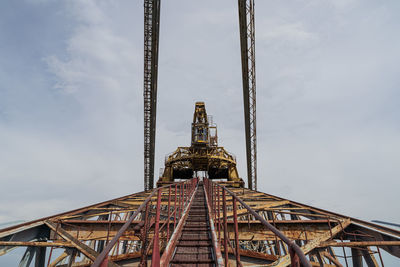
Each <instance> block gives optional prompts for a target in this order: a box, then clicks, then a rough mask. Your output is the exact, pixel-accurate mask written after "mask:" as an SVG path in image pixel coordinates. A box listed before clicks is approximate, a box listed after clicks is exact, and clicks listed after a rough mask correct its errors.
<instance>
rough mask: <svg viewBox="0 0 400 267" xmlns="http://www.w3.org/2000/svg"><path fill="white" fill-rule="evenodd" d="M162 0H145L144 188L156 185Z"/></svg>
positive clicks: (147, 188)
mask: <svg viewBox="0 0 400 267" xmlns="http://www.w3.org/2000/svg"><path fill="white" fill-rule="evenodd" d="M159 26H160V0H145V1H144V81H143V97H144V188H145V190H149V189H152V188H153V186H154V151H155V139H156V111H157V76H158V48H159V41H158V40H159V32H160V27H159Z"/></svg>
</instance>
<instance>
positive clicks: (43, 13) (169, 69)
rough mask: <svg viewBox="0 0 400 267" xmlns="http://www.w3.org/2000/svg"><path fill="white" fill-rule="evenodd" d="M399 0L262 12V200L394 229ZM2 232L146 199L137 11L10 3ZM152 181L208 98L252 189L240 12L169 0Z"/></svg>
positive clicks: (399, 171)
mask: <svg viewBox="0 0 400 267" xmlns="http://www.w3.org/2000/svg"><path fill="white" fill-rule="evenodd" d="M399 14H400V1H397V0H392V1H391V0H386V1H373V0H307V1H306V0H290V1H289V0H286V1H283V0H279V1H277V0H269V1H267V0H258V1H256V40H257V42H256V64H257V134H258V190H259V191H263V192H267V193H270V194H273V195H278V196H281V197H284V198H288V199H292V200H295V201H298V202H302V203H306V204H310V205H314V206H318V207H320V208H323V209H328V210H331V211H335V212H338V213H343V214H346V215H350V216H354V217H357V218H360V219H365V220H372V219H378V220H384V221H390V222H394V223H400V213H399V211H400V210H399V207H398V203H399V200H400V197H399V190H400V182H399V181H400V179H399V178H400V177H399V176H400V106H399V98H400V90H399V85H400V75H399V74H400V73H399V62H400V48H399V47H400V34H399V29H400V17H399ZM0 31H1V34H0V147H1V150H0V180H1V187H0V191H1V192H0V203H2V204H1V205H0V223H4V222H8V221H15V220H31V219H34V218H39V217H43V216H47V215H51V214H55V213H58V212H62V211H67V210H71V209H75V208H78V207H82V206H85V205H89V204H93V203H97V202H100V201H104V200H107V199H111V198H115V197H118V196H122V195H126V194H131V193H134V192H138V191H141V190H143V96H142V93H143V2H142V1H139V0H130V1H128V0H119V1H115V0H114V1H111V0H107V1H106V0H104V1H100V0H99V1H94V0H81V1H77V0H76V1H56V0H25V1H23V0H20V1H11V0H10V1H1V3H0ZM159 63H160V64H159V87H158V92H159V94H158V110H157V111H158V114H157V139H156V171H155V176H156V179H157V176H158V170H159V168H161V167H163V162H164V156H165V154H167V153H169V152H172V151H173V150H174V149H175V148H176V147H177V146H184V145H189V143H190V123H191V120H192V113H193V110H194V103H195V102H196V101H205V102H206V108H207V111H208V113H209V114H212V115H213V117H214V121H215V122H216V123H217V125H218V133H219V140H220V145H222V146H224V147H226V149H227V150H228V151H231V152H232V153H233V154H235V155H236V156H237V160H238V165H239V173H240V175H241V176H242V177H243V178H244V180H247V177H246V169H245V163H246V158H245V139H244V122H243V100H242V91H241V90H242V89H241V66H240V50H239V34H238V14H237V1H232V0H219V1H215V0H202V1H187V0H186V1H185V0H163V1H162V6H161V32H160V58H159Z"/></svg>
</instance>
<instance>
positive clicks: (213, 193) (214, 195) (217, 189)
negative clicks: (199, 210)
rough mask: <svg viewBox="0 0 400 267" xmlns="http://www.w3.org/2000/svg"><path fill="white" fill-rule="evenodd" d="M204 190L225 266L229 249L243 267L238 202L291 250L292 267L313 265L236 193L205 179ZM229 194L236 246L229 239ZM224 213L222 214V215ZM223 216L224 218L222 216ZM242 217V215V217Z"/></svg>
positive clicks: (297, 248)
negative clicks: (209, 204) (222, 250)
mask: <svg viewBox="0 0 400 267" xmlns="http://www.w3.org/2000/svg"><path fill="white" fill-rule="evenodd" d="M204 188H205V190H207V194H206V195H207V197H208V198H209V199H208V201H209V203H211V214H210V216H211V217H212V218H213V222H214V228H215V229H216V231H217V233H218V242H219V244H220V247H221V248H222V247H223V248H224V261H225V266H227V264H228V253H229V247H230V248H231V250H232V251H233V254H234V255H235V258H236V264H237V266H242V264H241V262H240V251H239V249H240V245H239V229H238V215H237V210H238V202H239V205H241V206H242V207H243V208H245V209H247V211H248V214H251V215H252V216H254V218H255V219H257V220H258V221H260V222H261V224H263V225H264V226H265V228H267V229H268V230H269V231H271V232H272V233H273V234H274V235H275V236H276V238H279V239H281V240H282V241H283V242H284V243H285V244H286V245H287V246H288V248H289V254H290V259H291V266H292V267H300V266H302V267H311V263H310V262H309V261H308V259H307V258H306V256H305V255H304V253H303V251H302V250H301V248H300V247H299V246H298V245H297V244H296V243H295V242H293V241H292V240H290V239H289V238H287V237H286V236H285V235H284V234H283V233H282V232H281V231H279V230H278V229H276V228H275V227H274V226H273V225H271V224H270V223H269V222H268V221H266V220H265V219H264V218H263V217H262V216H260V215H259V214H258V213H257V212H256V211H255V210H253V209H252V208H251V207H249V206H248V205H247V204H246V203H245V202H244V201H243V200H241V199H240V198H239V197H237V196H236V194H235V193H233V192H232V191H230V190H229V189H227V188H226V187H225V186H223V185H220V184H218V183H215V182H212V181H211V180H210V179H207V178H204ZM227 194H229V195H230V196H231V197H232V212H233V223H234V231H235V237H234V239H235V240H234V242H233V243H234V245H232V242H231V240H230V237H229V232H228V226H227V222H228V219H227ZM221 213H222V214H221ZM221 215H222V216H221ZM240 216H242V215H240ZM221 232H223V237H222V238H221ZM228 246H229V247H228Z"/></svg>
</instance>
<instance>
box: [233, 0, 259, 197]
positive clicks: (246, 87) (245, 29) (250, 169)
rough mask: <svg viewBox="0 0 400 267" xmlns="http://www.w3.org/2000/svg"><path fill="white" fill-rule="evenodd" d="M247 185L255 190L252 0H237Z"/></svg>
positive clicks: (253, 21) (253, 28) (254, 78)
mask: <svg viewBox="0 0 400 267" xmlns="http://www.w3.org/2000/svg"><path fill="white" fill-rule="evenodd" d="M238 6H239V30H240V50H241V60H242V82H243V103H244V121H245V131H246V157H247V179H248V187H249V188H250V189H252V190H257V134H256V133H257V132H256V59H255V56H256V54H255V52H256V48H255V19H254V0H238Z"/></svg>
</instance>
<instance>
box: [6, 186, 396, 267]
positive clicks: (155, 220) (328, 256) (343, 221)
mask: <svg viewBox="0 0 400 267" xmlns="http://www.w3.org/2000/svg"><path fill="white" fill-rule="evenodd" d="M193 183H194V182H193V181H191V180H189V181H188V182H186V184H183V183H174V184H171V185H169V186H166V187H163V188H158V189H154V190H153V191H144V192H139V193H136V194H132V195H128V196H124V197H120V198H117V199H113V200H109V201H105V202H102V203H98V204H95V205H91V206H88V207H84V208H81V209H77V210H73V211H69V212H66V213H63V214H59V215H55V216H51V217H47V218H42V219H39V220H36V221H32V222H27V223H24V224H20V225H17V226H13V227H9V228H6V229H2V230H0V256H1V255H4V254H6V253H8V252H10V251H11V250H13V249H15V248H17V247H26V253H25V254H24V255H23V257H22V258H21V260H20V262H21V265H20V266H23V267H25V266H29V264H30V263H32V261H35V262H36V263H37V264H38V265H37V266H43V265H40V264H41V263H43V262H45V263H46V264H49V265H48V266H91V265H92V264H93V262H94V261H95V260H96V259H97V258H98V257H99V255H101V253H102V252H103V251H106V248H107V245H108V247H109V249H110V250H109V252H108V253H105V252H103V254H105V255H106V256H108V258H107V259H108V266H126V265H128V264H132V263H135V262H136V263H140V262H141V261H142V262H143V260H145V258H144V257H147V255H149V257H148V259H149V260H150V259H151V258H152V257H153V256H150V255H151V254H152V253H151V251H152V248H153V246H154V242H159V243H158V244H159V249H158V250H159V251H160V255H159V256H160V258H161V259H162V258H163V257H162V256H163V251H165V250H164V249H165V247H166V243H167V241H168V238H171V236H173V235H174V232H175V229H176V228H177V229H178V225H179V223H180V219H181V218H182V216H183V214H184V210H185V207H186V206H187V205H188V203H189V202H190V201H189V200H190V197H191V195H192V194H193V192H194V189H193V188H194V187H193V185H194V184H193ZM219 185H220V186H218V189H216V188H217V186H214V187H213V189H212V190H210V189H209V188H208V199H209V200H210V201H209V206H210V210H211V211H210V212H209V217H210V218H211V219H212V221H213V222H214V224H215V225H214V229H215V231H216V236H217V237H219V242H220V244H221V243H224V238H223V237H224V236H226V237H227V242H228V249H227V252H228V253H229V254H231V255H232V256H233V255H234V254H235V253H236V255H240V261H241V262H242V263H243V264H247V263H248V264H250V263H258V264H260V263H262V264H272V263H273V264H275V265H276V266H290V264H291V257H290V254H291V253H290V248H289V247H288V245H287V243H285V240H284V239H282V238H280V237H279V236H277V235H276V234H275V233H274V232H273V231H271V229H270V228H266V227H265V225H264V224H263V222H262V221H260V220H259V218H257V217H255V213H256V214H257V215H258V217H262V218H263V220H265V221H267V222H268V223H269V224H270V225H272V226H273V227H275V228H276V229H278V230H279V231H280V232H281V233H282V234H283V235H284V236H285V237H286V238H288V239H290V240H291V242H293V241H294V242H295V243H296V244H297V245H298V247H300V249H301V250H302V252H303V253H304V254H305V255H306V257H307V259H308V260H309V261H310V263H311V265H312V266H349V265H351V264H354V266H361V265H357V264H358V263H360V262H362V261H364V262H366V263H367V264H368V266H383V258H382V255H381V252H382V250H385V251H386V252H388V253H389V254H391V255H393V256H395V257H398V258H399V257H400V231H397V230H394V229H390V228H387V227H383V226H380V225H377V224H373V223H369V222H366V221H362V220H358V219H355V218H351V217H348V216H343V215H340V214H337V213H333V212H329V211H326V210H322V209H318V208H314V207H311V206H308V205H304V204H301V203H297V202H294V201H290V200H287V199H284V198H280V197H277V196H273V195H270V194H265V193H262V192H257V191H253V190H250V189H246V188H236V187H231V186H230V185H229V184H228V183H223V182H221V183H219ZM221 186H225V187H224V188H225V189H227V190H225V189H224V190H225V191H226V192H225V207H226V212H225V215H224V209H223V203H224V199H223V195H224V193H223V190H222V187H221ZM228 190H229V191H228ZM230 192H231V193H232V194H233V195H231V194H230ZM233 199H235V200H237V201H236V203H233V202H234V201H233ZM243 203H244V204H245V205H246V206H247V207H246V206H244V205H243ZM234 205H236V208H234V207H235V206H234ZM146 207H147V208H146ZM249 208H250V209H249ZM235 214H236V216H235ZM235 217H236V221H235ZM146 218H147V219H146ZM224 218H226V228H225V229H226V232H224V231H223V229H224V227H223V226H222V227H221V224H222V222H223V220H224ZM128 222H130V223H128ZM157 224H158V225H159V227H158V229H157ZM124 227H125V231H122V232H121V229H123V228H124ZM156 233H158V234H156ZM235 233H238V235H237V242H238V243H239V244H240V247H239V248H238V250H236V246H235V242H236V240H235V239H236V237H235ZM155 236H158V237H159V238H158V239H155ZM155 240H156V241H155ZM110 244H111V245H110ZM143 244H144V247H143ZM110 247H111V248H110ZM225 247H226V246H225ZM220 248H221V251H222V253H223V254H225V252H224V246H221V245H220ZM46 251H47V253H46ZM155 256H157V255H155ZM64 264H70V265H64ZM3 265H4V264H3V262H2V257H0V266H3ZM46 266H47V265H46ZM129 266H131V265H129Z"/></svg>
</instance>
